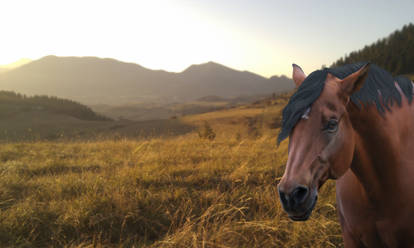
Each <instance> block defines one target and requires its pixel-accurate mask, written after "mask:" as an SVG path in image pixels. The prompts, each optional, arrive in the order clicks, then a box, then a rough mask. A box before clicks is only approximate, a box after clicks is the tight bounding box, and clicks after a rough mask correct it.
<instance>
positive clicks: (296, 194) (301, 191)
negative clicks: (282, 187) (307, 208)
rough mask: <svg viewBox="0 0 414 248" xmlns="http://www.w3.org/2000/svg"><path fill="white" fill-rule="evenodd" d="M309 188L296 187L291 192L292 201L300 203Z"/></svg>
mask: <svg viewBox="0 0 414 248" xmlns="http://www.w3.org/2000/svg"><path fill="white" fill-rule="evenodd" d="M308 193H309V188H308V187H306V186H298V187H296V189H294V190H293V192H292V199H293V200H294V201H295V202H296V203H302V202H303V201H304V200H305V199H306V197H307V196H308Z"/></svg>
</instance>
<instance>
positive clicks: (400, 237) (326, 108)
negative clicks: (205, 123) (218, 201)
mask: <svg viewBox="0 0 414 248" xmlns="http://www.w3.org/2000/svg"><path fill="white" fill-rule="evenodd" d="M292 78H293V81H294V82H295V83H296V85H297V90H296V92H295V93H294V94H293V95H292V96H291V98H290V99H289V102H288V104H287V105H286V107H285V108H284V109H283V113H282V115H283V116H282V127H281V131H280V133H279V136H278V142H279V143H280V142H281V141H283V140H284V139H285V138H287V137H289V145H288V160H287V163H286V168H285V171H284V174H283V177H282V178H281V180H280V182H279V184H278V193H279V198H280V201H281V204H282V207H283V209H284V210H285V212H287V214H288V216H289V218H290V219H292V220H294V221H305V220H307V219H308V218H309V216H310V215H311V213H312V210H313V209H314V207H315V205H316V202H317V198H318V190H319V189H320V187H321V186H322V185H323V184H324V183H325V182H326V181H327V180H328V179H334V180H336V199H337V200H336V201H337V212H338V215H339V221H340V224H341V229H342V236H343V240H344V246H345V247H346V248H351V247H414V185H413V184H414V104H412V100H413V94H414V92H413V82H412V81H411V80H409V79H408V78H405V77H402V76H398V77H393V76H392V75H391V74H390V73H389V72H387V71H385V70H384V69H382V68H380V67H379V66H377V65H375V64H371V63H368V62H359V63H355V64H349V65H345V66H341V67H337V68H325V69H321V70H317V71H314V72H313V73H311V74H310V75H309V76H306V75H305V73H304V72H303V70H302V69H301V68H300V67H299V66H298V65H295V64H293V77H292Z"/></svg>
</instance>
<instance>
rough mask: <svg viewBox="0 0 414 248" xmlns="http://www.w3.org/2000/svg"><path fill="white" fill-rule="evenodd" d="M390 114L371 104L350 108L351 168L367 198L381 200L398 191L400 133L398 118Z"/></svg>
mask: <svg viewBox="0 0 414 248" xmlns="http://www.w3.org/2000/svg"><path fill="white" fill-rule="evenodd" d="M397 114H398V110H396V111H393V112H392V113H391V112H390V113H388V112H387V113H385V115H384V116H381V115H380V114H379V113H378V111H377V109H376V107H375V106H368V107H365V108H364V109H363V110H356V109H353V111H350V119H351V122H352V125H353V128H354V132H355V151H354V158H353V161H352V164H351V170H352V171H353V172H354V174H355V175H356V176H357V177H358V179H359V181H360V182H361V184H362V186H363V187H364V189H365V192H366V193H367V196H368V198H369V199H370V201H371V202H372V203H373V204H375V206H377V207H380V206H381V202H382V201H384V200H387V199H390V198H388V197H387V196H390V197H391V196H392V195H393V194H394V193H395V192H397V191H398V183H397V182H396V180H397V178H398V177H397V175H396V174H397V171H396V170H397V167H398V166H396V165H398V163H399V159H400V156H399V152H400V151H399V145H400V134H399V133H396V132H398V131H397V130H399V128H398V125H399V123H398V121H397V120H398V118H395V115H397Z"/></svg>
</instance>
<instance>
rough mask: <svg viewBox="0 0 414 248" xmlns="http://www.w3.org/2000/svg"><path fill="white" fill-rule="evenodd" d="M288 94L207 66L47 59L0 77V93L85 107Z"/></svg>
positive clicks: (274, 80) (285, 85)
mask: <svg viewBox="0 0 414 248" xmlns="http://www.w3.org/2000/svg"><path fill="white" fill-rule="evenodd" d="M293 88H294V85H293V83H292V81H291V80H290V79H288V78H286V77H283V76H282V77H276V76H274V77H271V78H264V77H261V76H259V75H256V74H254V73H251V72H247V71H237V70H234V69H231V68H228V67H225V66H223V65H220V64H217V63H214V62H208V63H205V64H200V65H192V66H190V67H189V68H187V69H186V70H184V71H183V72H181V73H172V72H166V71H162V70H150V69H147V68H144V67H142V66H139V65H137V64H133V63H124V62H120V61H117V60H114V59H101V58H96V57H56V56H47V57H44V58H41V59H39V60H36V61H32V62H30V63H28V64H25V65H23V66H20V67H18V68H16V69H13V70H9V71H6V72H3V73H1V74H0V90H13V91H16V92H19V93H23V94H30V95H33V94H41V95H45V94H46V95H52V96H58V97H64V98H69V99H72V100H76V101H80V102H82V103H86V104H98V103H106V104H123V103H128V102H151V101H158V102H160V101H164V102H173V101H175V102H177V101H188V100H194V99H197V98H200V97H203V96H208V95H215V96H218V97H224V98H229V97H237V96H240V95H255V94H271V93H273V92H277V93H279V92H284V91H289V90H291V89H293Z"/></svg>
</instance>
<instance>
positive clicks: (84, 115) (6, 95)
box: [0, 91, 110, 121]
mask: <svg viewBox="0 0 414 248" xmlns="http://www.w3.org/2000/svg"><path fill="white" fill-rule="evenodd" d="M28 111H47V112H50V113H55V114H63V115H68V116H72V117H75V118H78V119H81V120H88V121H107V120H110V119H109V118H108V117H105V116H103V115H99V114H97V113H95V112H94V111H92V109H90V108H89V107H87V106H85V105H83V104H80V103H78V102H75V101H72V100H67V99H61V98H57V97H54V96H37V95H36V96H26V95H23V94H19V93H15V92H13V91H0V117H2V118H4V117H7V116H10V115H13V114H17V113H22V112H28Z"/></svg>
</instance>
